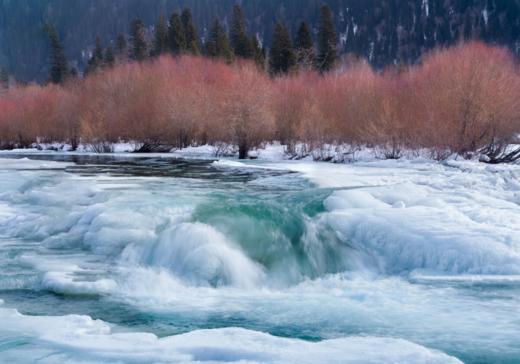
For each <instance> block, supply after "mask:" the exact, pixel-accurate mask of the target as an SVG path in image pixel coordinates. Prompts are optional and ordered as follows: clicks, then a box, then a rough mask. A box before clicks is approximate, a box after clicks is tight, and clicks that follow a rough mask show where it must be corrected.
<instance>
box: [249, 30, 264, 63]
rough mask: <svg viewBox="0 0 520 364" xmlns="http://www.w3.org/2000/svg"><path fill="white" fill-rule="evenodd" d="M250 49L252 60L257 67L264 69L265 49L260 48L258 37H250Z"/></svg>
mask: <svg viewBox="0 0 520 364" xmlns="http://www.w3.org/2000/svg"><path fill="white" fill-rule="evenodd" d="M251 48H252V50H253V59H254V60H255V63H256V64H257V65H258V67H260V68H262V69H264V68H265V49H264V48H262V47H261V46H260V42H259V41H258V37H257V36H256V34H254V35H253V36H252V37H251Z"/></svg>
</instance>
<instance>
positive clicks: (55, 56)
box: [45, 25, 69, 84]
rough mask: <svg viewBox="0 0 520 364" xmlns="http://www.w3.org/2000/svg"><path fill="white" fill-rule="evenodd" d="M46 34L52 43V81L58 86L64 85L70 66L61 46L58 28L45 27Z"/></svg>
mask: <svg viewBox="0 0 520 364" xmlns="http://www.w3.org/2000/svg"><path fill="white" fill-rule="evenodd" d="M45 32H46V33H47V35H48V37H49V41H50V43H51V72H50V81H51V82H52V83H56V84H62V83H63V82H65V80H66V79H67V77H68V76H69V66H68V63H67V58H66V57H65V50H64V49H63V46H62V45H61V41H60V37H59V36H58V32H57V31H56V28H54V27H53V26H52V25H46V26H45Z"/></svg>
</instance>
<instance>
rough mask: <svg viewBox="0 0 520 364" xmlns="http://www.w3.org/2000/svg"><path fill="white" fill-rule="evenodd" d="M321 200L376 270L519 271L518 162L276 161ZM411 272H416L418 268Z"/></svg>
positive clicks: (329, 219) (329, 222) (330, 220)
mask: <svg viewBox="0 0 520 364" xmlns="http://www.w3.org/2000/svg"><path fill="white" fill-rule="evenodd" d="M263 165H264V166H265V167H271V166H272V167H273V168H286V169H289V170H292V171H296V172H299V173H301V174H302V175H303V176H305V177H306V178H309V179H310V180H311V181H313V182H314V183H315V184H317V185H318V186H320V187H325V188H334V189H337V190H336V191H335V192H333V193H332V195H331V196H330V197H329V198H328V199H326V201H325V202H324V205H325V207H326V209H327V210H328V213H326V214H323V215H322V216H321V217H320V219H321V221H320V223H321V224H322V226H329V227H332V229H333V230H334V231H336V234H337V236H338V237H339V238H340V239H341V240H342V241H344V242H345V243H346V244H348V245H350V246H353V247H354V248H355V250H357V251H361V252H364V253H365V255H366V256H367V259H366V261H370V262H371V263H370V264H371V265H372V266H373V267H375V268H376V269H377V270H378V271H379V272H382V273H386V274H401V273H408V272H412V271H418V270H423V271H424V272H425V274H498V275H502V274H506V275H508V274H516V275H518V274H520V235H519V234H518V231H520V166H518V165H499V166H489V165H485V164H481V163H478V162H471V161H449V162H447V163H445V164H440V163H431V162H427V161H419V160H417V161H406V160H404V161H393V160H386V161H373V162H359V163H354V164H351V165H332V164H326V163H305V162H294V163H290V162H280V163H271V164H269V163H265V164H263ZM416 273H417V272H416Z"/></svg>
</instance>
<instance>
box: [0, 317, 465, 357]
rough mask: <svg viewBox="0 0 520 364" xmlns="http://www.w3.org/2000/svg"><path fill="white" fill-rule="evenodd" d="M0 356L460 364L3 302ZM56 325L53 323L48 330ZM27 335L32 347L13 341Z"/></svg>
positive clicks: (343, 343) (357, 346) (380, 344)
mask: <svg viewBox="0 0 520 364" xmlns="http://www.w3.org/2000/svg"><path fill="white" fill-rule="evenodd" d="M0 321H1V322H2V328H0V337H1V339H0V345H1V344H2V343H4V344H6V346H3V345H2V347H5V348H7V350H3V351H2V352H0V359H1V358H6V357H8V358H11V360H10V362H13V363H16V362H29V361H33V360H38V361H39V362H42V363H54V362H68V363H79V362H96V363H113V362H132V363H150V362H160V363H179V362H182V363H201V362H211V363H214V362H219V363H233V362H241V363H280V364H281V363H309V364H310V363H312V364H314V363H331V364H332V363H342V364H346V363H347V364H348V363H356V364H372V363H373V364H376V363H383V362H386V363H402V364H407V363H410V364H412V363H413V364H421V363H422V364H437V363H438V364H452V363H453V364H455V363H461V362H460V361H459V360H457V359H455V358H453V357H450V356H448V355H446V354H444V353H441V352H438V351H435V350H430V349H428V348H425V347H423V346H420V345H417V344H414V343H412V342H409V341H406V340H402V339H392V338H377V337H346V338H340V339H334V340H326V341H322V342H317V343H312V342H306V341H302V340H296V339H286V338H279V337H274V336H271V335H268V334H265V333H261V332H255V331H250V330H245V329H239V328H226V329H214V330H198V331H193V332H190V333H187V334H182V335H177V336H170V337H165V338H161V339H159V338H158V337H157V336H155V335H153V334H149V333H138V332H116V330H115V329H116V328H113V327H111V326H110V325H109V324H107V323H106V322H103V321H100V320H93V319H92V318H90V317H88V316H77V315H70V316H61V317H51V316H26V315H22V314H20V313H19V312H18V311H16V310H13V309H5V308H0ZM51 328H52V329H51ZM19 340H23V341H24V342H26V343H29V344H33V345H23V346H18V345H11V343H12V342H16V341H19ZM34 344H39V345H40V347H39V348H38V349H35V346H34Z"/></svg>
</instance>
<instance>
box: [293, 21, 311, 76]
mask: <svg viewBox="0 0 520 364" xmlns="http://www.w3.org/2000/svg"><path fill="white" fill-rule="evenodd" d="M294 47H295V52H296V61H297V63H298V66H299V67H300V68H304V69H310V68H312V67H313V66H314V63H315V58H316V54H315V52H314V42H313V40H312V35H311V32H310V30H309V27H308V26H307V23H305V22H302V23H301V24H300V27H299V28H298V33H297V34H296V39H295V42H294Z"/></svg>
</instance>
